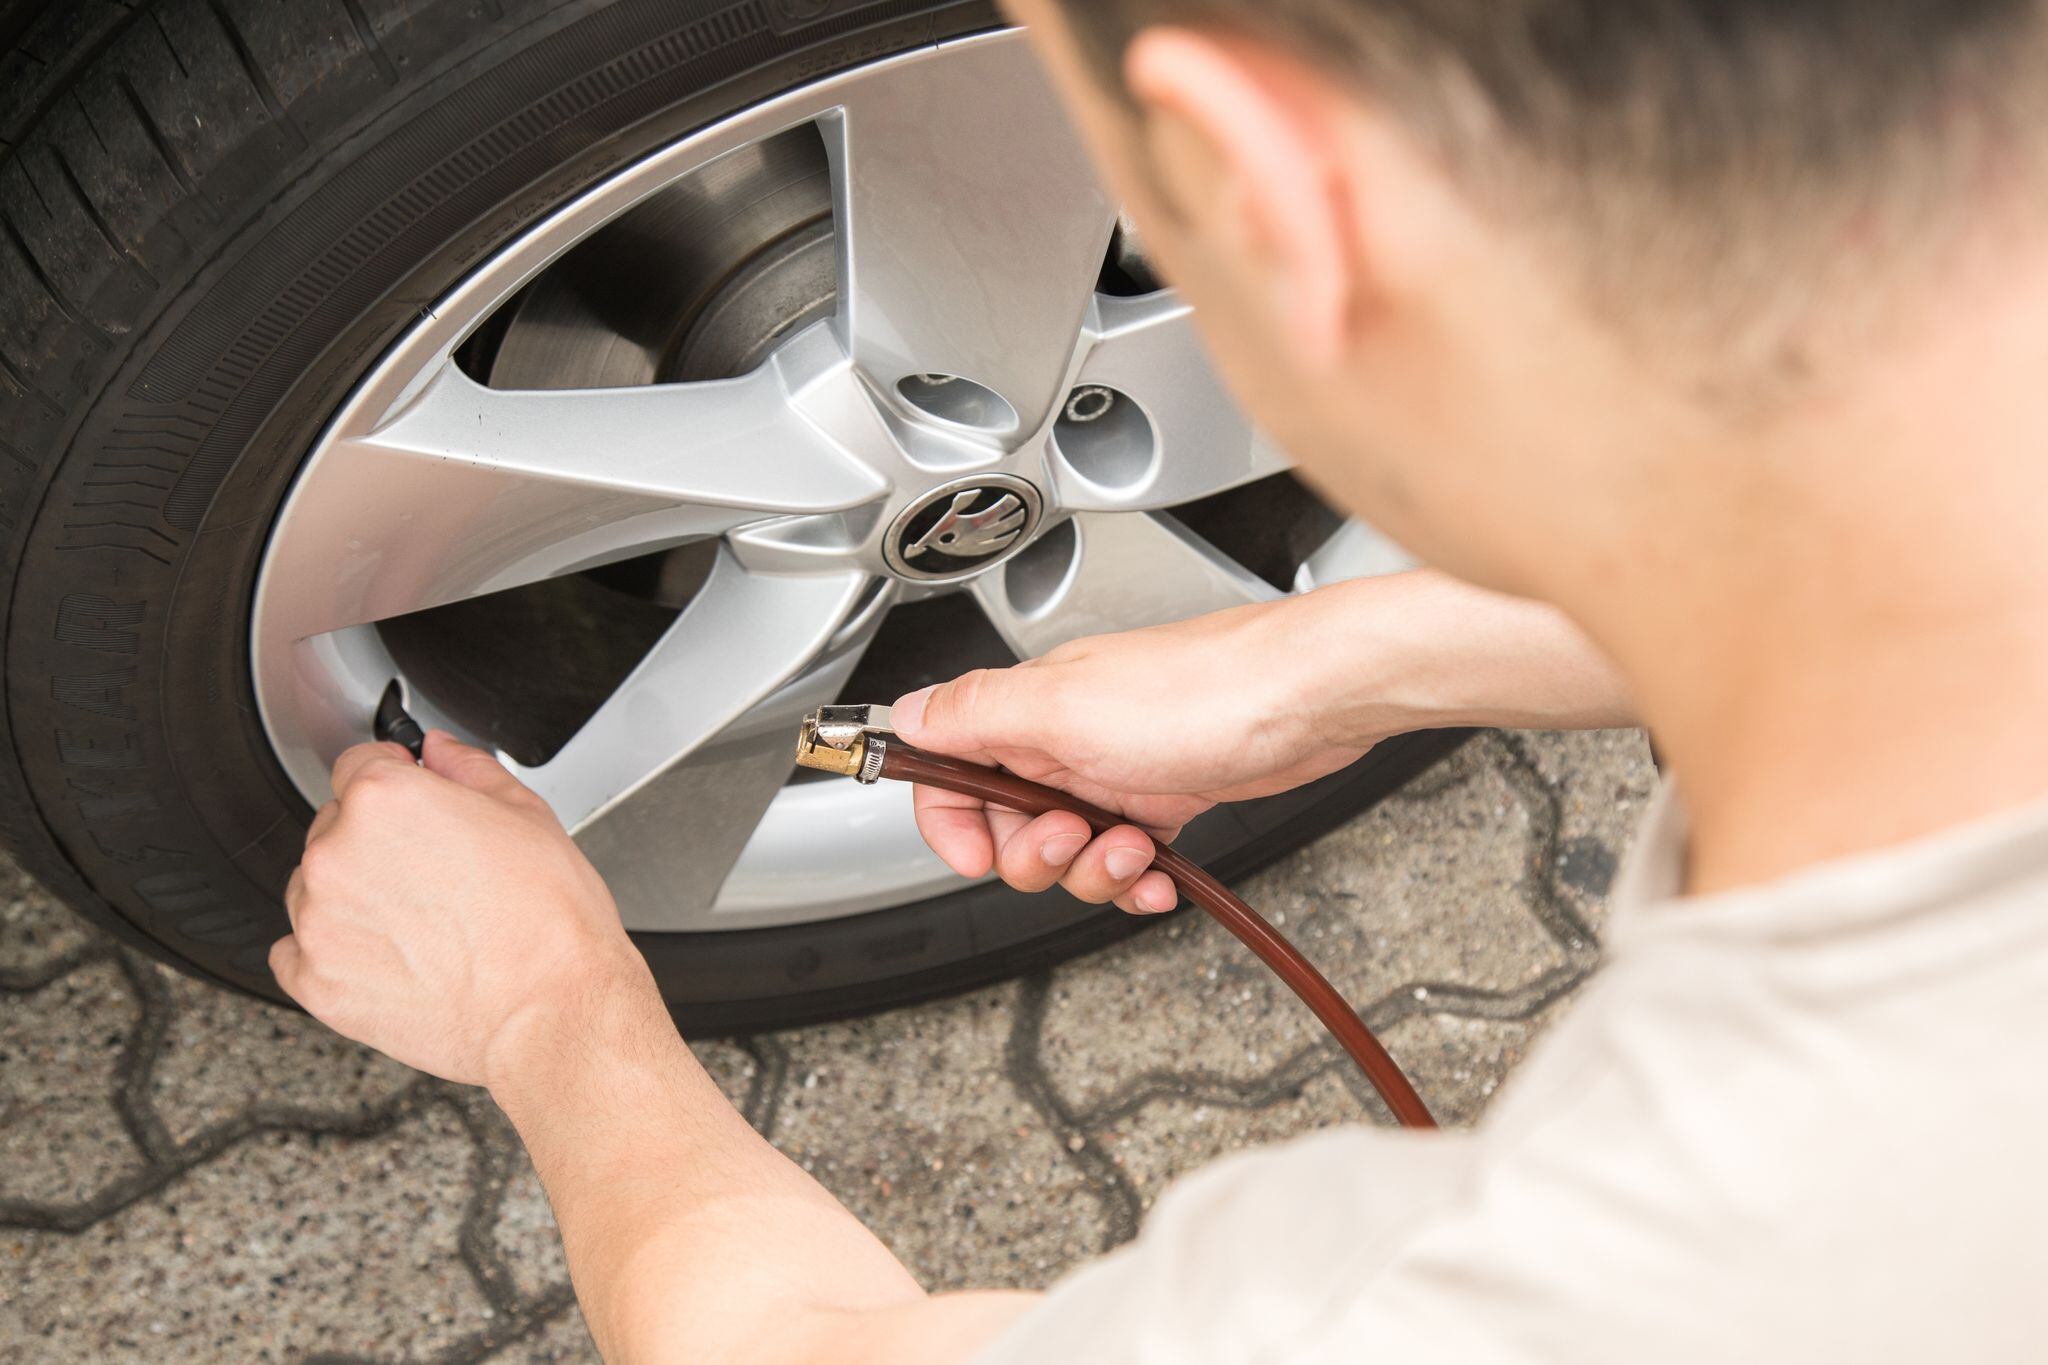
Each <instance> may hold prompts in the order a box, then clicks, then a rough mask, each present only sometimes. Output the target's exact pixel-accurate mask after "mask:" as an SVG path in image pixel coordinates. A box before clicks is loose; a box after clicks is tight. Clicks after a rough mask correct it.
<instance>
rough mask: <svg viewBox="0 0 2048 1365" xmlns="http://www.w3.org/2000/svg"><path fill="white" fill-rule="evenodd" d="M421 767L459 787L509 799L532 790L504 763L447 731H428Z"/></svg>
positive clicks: (422, 751)
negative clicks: (510, 771)
mask: <svg viewBox="0 0 2048 1365" xmlns="http://www.w3.org/2000/svg"><path fill="white" fill-rule="evenodd" d="M420 766H422V767H424V768H425V769H426V770H427V771H428V772H430V773H433V774H435V775H436V776H439V777H445V778H447V779H448V780H449V781H450V782H453V783H456V784H457V785H458V786H464V787H468V788H469V789H470V790H471V791H475V792H482V793H483V794H484V795H485V796H495V797H498V798H499V799H500V800H509V799H511V798H514V797H516V796H520V795H523V794H530V793H531V789H530V788H529V787H527V785H526V784H525V783H524V782H521V781H520V780H519V779H518V778H516V777H514V776H513V775H512V774H511V773H509V772H507V771H506V770H505V765H504V764H502V763H500V762H499V761H498V760H497V759H496V758H495V757H493V756H492V755H490V754H488V753H485V752H484V751H483V750H482V749H479V748H477V747H476V746H475V745H472V744H464V743H463V742H462V741H461V740H459V739H457V738H456V737H455V736H453V735H451V734H449V733H448V732H447V731H446V730H429V731H428V732H427V742H426V747H425V748H424V749H422V750H421V752H420Z"/></svg>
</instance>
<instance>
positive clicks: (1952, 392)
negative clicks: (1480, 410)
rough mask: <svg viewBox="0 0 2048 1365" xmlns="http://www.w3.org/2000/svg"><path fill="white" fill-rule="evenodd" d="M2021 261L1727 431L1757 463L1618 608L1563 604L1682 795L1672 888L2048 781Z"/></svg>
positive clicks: (1767, 871) (1667, 549)
mask: <svg viewBox="0 0 2048 1365" xmlns="http://www.w3.org/2000/svg"><path fill="white" fill-rule="evenodd" d="M2030 273H2031V280H2030V279H2029V273H2028V272H2022V271H2019V270H2014V271H2012V272H2010V273H2009V274H2008V275H2007V276H2006V278H2005V280H2004V285H2003V287H2002V288H2001V289H1999V290H1998V291H1997V292H1996V294H1995V295H1991V296H1986V295H1981V294H1980V295H1978V296H1977V297H1975V298H1972V299H1969V300H1967V301H1963V300H1957V310H1956V312H1957V317H1958V323H1957V325H1955V326H1953V327H1951V328H1949V329H1948V331H1947V332H1946V333H1945V334H1936V335H1935V339H1934V340H1932V341H1930V342H1928V343H1926V344H1924V345H1922V346H1920V347H1919V348H1918V349H1916V350H1915V351H1913V352H1912V353H1911V354H1901V355H1899V356H1897V357H1895V358H1894V359H1893V360H1892V361H1891V362H1889V363H1887V364H1885V365H1882V366H1874V367H1873V372H1872V373H1871V374H1869V375H1867V376H1865V377H1864V379H1863V380H1862V381H1860V383H1859V387H1858V389H1857V390H1856V391H1855V392H1840V393H1837V394H1835V395H1834V396H1833V398H1832V400H1831V401H1828V402H1824V403H1816V404H1815V405H1814V408H1813V411H1812V412H1811V413H1809V414H1808V415H1807V416H1806V417H1804V418H1803V419H1801V420H1800V421H1798V422H1795V423H1791V424H1788V426H1787V427H1786V428H1784V429H1782V430H1778V431H1774V432H1773V433H1771V434H1769V435H1767V436H1763V437H1755V436H1752V437H1751V438H1750V440H1749V441H1748V442H1747V443H1745V445H1744V446H1743V448H1741V449H1739V450H1738V449H1733V448H1731V449H1730V450H1729V451H1728V452H1726V454H1727V455H1728V457H1729V458H1728V460H1727V463H1726V465H1724V466H1723V467H1724V468H1727V469H1748V470H1750V471H1753V472H1758V471H1760V472H1758V473H1757V477H1756V479H1755V480H1754V481H1753V482H1752V483H1751V484H1750V485H1749V486H1747V487H1738V488H1733V489H1730V490H1726V491H1725V493H1716V494H1707V495H1704V496H1706V497H1713V498H1719V499H1720V500H1719V502H1718V503H1717V504H1716V505H1715V506H1710V507H1707V508H1705V509H1704V510H1699V509H1693V510H1694V511H1695V512H1696V515H1693V516H1692V519H1691V520H1690V521H1689V522H1688V521H1687V516H1688V510H1687V509H1684V508H1680V509H1674V510H1673V516H1672V518H1671V529H1670V538H1669V539H1668V540H1665V541H1664V542H1663V543H1661V544H1657V545H1656V546H1655V551H1656V552H1655V553H1653V554H1650V555H1646V556H1645V558H1646V559H1647V560H1649V561H1651V563H1650V565H1649V567H1648V568H1646V571H1645V572H1644V574H1643V575H1642V578H1641V581H1640V582H1638V583H1636V584H1634V585H1632V588H1631V594H1632V596H1633V600H1632V601H1628V602H1624V603H1623V604H1621V606H1620V608H1619V609H1618V610H1616V611H1614V612H1613V613H1612V614H1611V615H1609V616H1608V617H1607V619H1605V620H1600V621H1596V620H1594V619H1593V618H1592V616H1590V615H1588V616H1585V617H1582V619H1584V620H1585V621H1586V622H1587V624H1588V625H1589V627H1590V628H1592V629H1593V631H1594V634H1595V635H1596V637H1598V638H1600V639H1601V640H1602V642H1603V644H1605V645H1606V646H1607V647H1608V648H1609V649H1610V650H1611V651H1612V652H1613V654H1614V657H1615V658H1616V660H1617V661H1618V662H1619V663H1620V665H1621V667H1622V668H1623V670H1624V672H1626V673H1627V674H1628V675H1629V678H1630V681H1631V683H1632V685H1633V686H1634V687H1635V689H1636V695H1637V699H1638V702H1639V704H1640V707H1641V710H1642V713H1643V715H1644V717H1645V719H1646V720H1647V721H1648V722H1649V724H1650V725H1651V727H1652V729H1653V731H1654V732H1655V734H1656V735H1657V738H1658V741H1659V743H1660V745H1661V746H1662V747H1663V750H1664V752H1665V753H1666V755H1667V756H1668V758H1669V761H1670V764H1671V768H1672V771H1673V773H1674V775H1675V776H1676V778H1677V780H1678V782H1679V785H1680V787H1681V789H1682V790H1683V792H1684V793H1685V797H1686V802H1687V806H1688V809H1689V812H1690V814H1691V816H1692V820H1693V828H1694V844H1693V848H1692V850H1691V866H1690V870H1689V874H1688V887H1689V889H1691V890H1693V891H1696V892H1705V891H1713V890H1717V889H1723V888H1728V887H1735V886H1742V885H1749V884H1754V883H1758V882H1763V881H1769V880H1774V879H1776V878H1779V877H1782V876H1785V875H1787V874H1789V873H1791V872H1794V871H1796V870H1797V869H1799V868H1801V867H1804V866H1808V865H1811V864H1814V863H1817V862H1821V861H1825V860H1828V859H1832V858H1838V857H1843V856H1847V855H1851V854H1855V853H1860V852H1866V851H1869V850H1873V849H1879V848H1884V847H1888V846H1891V845H1894V844H1898V843H1901V842H1905V841H1908V840H1912V839H1915V838H1919V837H1923V836H1926V835H1929V834H1933V833H1936V832H1938V831H1941V830H1943V829H1946V828H1949V827H1952V826H1955V825H1959V824H1962V823H1965V822H1968V821H1971V820H1975V819H1979V818H1982V817H1985V816H1988V815H1991V814H1994V813H1996V812H2000V811H2004V810H2009V809H2012V808H2014V807H2018V806H2021V805H2025V804H2028V803H2030V802H2033V801H2036V800H2039V799H2042V798H2043V797H2048V706H2044V705H2043V702H2044V700H2048V537H2044V536H2043V535H2042V533H2041V532H2040V530H2039V521H2040V517H2041V514H2042V509H2043V508H2048V459H2044V457H2043V452H2044V451H2048V407H2044V405H2043V402H2042V398H2043V388H2044V381H2043V379H2042V376H2043V375H2048V323H2044V318H2048V270H2035V271H2032V272H2030ZM2030 284H2031V286H2032V287H2029V285H2030ZM2029 296H2030V297H2029ZM1760 444H1761V447H1762V448H1761V449H1760V448H1759V445H1760ZM1609 586H1610V588H1611V585H1609ZM1594 595H1595V594H1592V593H1590V592H1589V593H1587V594H1586V596H1587V597H1588V598H1589V599H1590V598H1592V597H1593V596H1594Z"/></svg>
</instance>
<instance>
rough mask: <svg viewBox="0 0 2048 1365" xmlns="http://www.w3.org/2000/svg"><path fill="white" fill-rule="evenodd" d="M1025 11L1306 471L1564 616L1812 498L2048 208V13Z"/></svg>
mask: <svg viewBox="0 0 2048 1365" xmlns="http://www.w3.org/2000/svg"><path fill="white" fill-rule="evenodd" d="M1012 8H1013V10H1015V11H1016V12H1017V14H1018V15H1019V17H1021V18H1023V19H1025V20H1026V21H1027V22H1029V23H1031V24H1032V25H1033V26H1034V27H1035V28H1036V29H1038V30H1039V39H1040V44H1041V48H1042V49H1043V50H1044V51H1045V52H1046V54H1047V55H1048V57H1049V58H1050V59H1051V64H1052V66H1053V68H1054V71H1055V74H1056V76H1057V77H1058V78H1059V79H1060V81H1061V83H1062V84H1063V86H1065V87H1066V89H1067V93H1068V94H1069V96H1070V102H1071V103H1073V104H1074V105H1075V107H1076V108H1077V109H1078V111H1079V113H1080V115H1081V121H1082V122H1083V124H1084V125H1085V126H1086V129H1087V131H1088V132H1089V134H1090V136H1091V139H1092V140H1093V141H1094V143H1095V145H1096V146H1097V148H1098V150H1099V151H1100V153H1101V154H1102V156H1103V158H1104V160H1105V161H1106V163H1107V164H1108V165H1109V166H1110V169H1111V172H1112V174H1113V176H1114V178H1115V179H1116V180H1117V182H1118V188H1119V189H1120V190H1121V191H1122V192H1123V194H1124V195H1125V197H1126V200H1127V202H1128V203H1129V205H1130V207H1131V209H1132V212H1133V214H1134V216H1135V217H1136V218H1137V220H1138V222H1139V223H1140V225H1141V226H1142V227H1143V228H1144V229H1145V230H1146V233H1147V242H1148V245H1149V246H1150V247H1151V248H1152V250H1153V252H1154V254H1155V256H1156V257H1157V259H1158V262H1159V264H1160V265H1161V266H1162V267H1163V269H1164V271H1165V272H1166V274H1167V275H1168V276H1169V277H1170V278H1171V279H1173V281H1174V282H1175V283H1177V284H1179V285H1181V286H1182V287H1183V288H1184V289H1185V290H1186V291H1187V292H1188V293H1189V295H1190V297H1191V298H1192V299H1193V301H1194V302H1195V303H1196V304H1197V305H1198V309H1199V312H1200V315H1201V317H1202V319H1203V321H1204V325H1205V329H1206V332H1207V335H1208V337H1209V339H1210V341H1211V344H1212V348H1213V349H1214V350H1215V352H1216V353H1217V356H1218V359H1219V362H1220V363H1221V365H1222V367H1223V369H1224V370H1225V372H1226V374H1227V375H1228V376H1229V378H1230V379H1231V381H1232V382H1233V384H1234V386H1235V387H1236V388H1237V389H1238V390H1239V392H1240V395H1241V396H1242V397H1243V398H1244V399H1245V400H1246V402H1247V403H1248V405H1249V406H1250V407H1251V408H1252V409H1253V410H1254V412H1255V413H1256V415H1257V416H1258V417H1260V418H1261V419H1262V420H1263V421H1264V422H1265V423H1266V424H1267V425H1268V426H1269V427H1270V428H1271V429H1273V430H1274V432H1275V434H1276V435H1277V436H1278V437H1279V438H1280V439H1281V440H1282V442H1283V443H1284V444H1286V445H1288V446H1289V447H1290V448H1291V449H1292V450H1294V451H1295V453H1296V454H1297V456H1298V457H1299V458H1300V459H1301V460H1302V462H1303V465H1304V467H1305V468H1306V470H1307V471H1308V472H1309V473H1310V474H1311V475H1312V476H1313V477H1314V478H1316V479H1317V480H1318V481H1319V482H1321V483H1323V484H1324V485H1325V486H1326V487H1328V488H1329V489H1331V490H1332V491H1333V492H1335V493H1336V494H1337V495H1338V496H1339V497H1340V498H1341V499H1342V500H1344V501H1346V502H1348V503H1350V504H1352V505H1353V506H1354V507H1355V508H1357V509H1358V510H1359V511H1361V512H1362V513H1364V514H1365V515H1367V516H1368V517H1371V518H1373V519H1374V520H1376V521H1378V522H1379V523H1381V524H1382V525H1383V526H1385V527H1386V528H1387V529H1388V530H1390V531H1391V532H1393V533H1394V534H1395V535H1397V536H1399V537H1401V538H1403V539H1404V540H1407V541H1408V542H1409V543H1410V544H1411V545H1412V547H1413V548H1415V549H1416V550H1417V551H1418V552H1420V553H1422V554H1423V555H1424V556H1425V557H1426V558H1428V559H1430V560H1432V561H1434V562H1438V563H1441V564H1443V565H1444V566H1445V567H1448V568H1450V569H1452V570H1453V571H1456V572H1460V573H1462V574H1465V575H1466V576H1468V577H1472V578H1475V579H1477V580H1479V581H1482V582H1487V583H1491V584H1493V585H1495V586H1501V587H1505V588H1509V589H1513V590H1520V591H1526V592H1533V593H1537V594H1540V595H1546V596H1551V597H1553V598H1557V599H1559V600H1564V599H1568V598H1572V597H1574V596H1576V595H1578V593H1577V586H1576V584H1575V583H1574V582H1572V581H1570V580H1572V579H1579V580H1583V579H1584V578H1585V577H1586V576H1587V575H1589V574H1598V573H1603V572H1609V573H1611V572H1613V571H1614V570H1616V569H1617V568H1619V567H1620V566H1621V565H1622V564H1623V563H1625V562H1627V561H1629V560H1631V559H1634V558H1638V557H1640V556H1642V555H1644V554H1654V553H1656V549H1657V547H1656V545H1655V544H1652V543H1650V541H1651V539H1652V537H1651V536H1650V533H1649V532H1648V531H1646V530H1645V526H1644V523H1652V524H1654V523H1656V522H1660V521H1661V522H1663V523H1664V524H1665V526H1666V527H1667V528H1668V534H1665V535H1661V536H1660V537H1658V538H1660V539H1666V540H1669V539H1675V540H1677V541H1679V542H1683V540H1684V538H1685V537H1684V534H1683V532H1684V528H1683V527H1682V526H1676V525H1673V524H1672V523H1671V520H1670V519H1672V518H1674V517H1679V518H1683V517H1690V516H1695V515H1696V516H1697V517H1698V518H1699V519H1700V520H1701V523H1702V525H1701V535H1702V536H1713V535H1717V534H1718V535H1725V534H1726V533H1727V531H1728V524H1727V523H1728V522H1729V519H1730V518H1734V517H1737V516H1738V514H1739V513H1740V512H1741V510H1742V509H1744V508H1748V509H1754V508H1756V507H1758V506H1760V505H1763V504H1765V503H1769V502H1773V501H1774V500H1775V501H1782V499H1781V498H1780V494H1781V492H1783V491H1784V490H1782V489H1781V488H1780V486H1779V485H1780V484H1781V483H1784V482H1785V481H1787V480H1789V481H1790V482H1791V483H1792V484H1797V483H1798V481H1799V480H1800V479H1801V478H1804V477H1806V476H1807V475H1808V474H1811V473H1813V472H1814V471H1810V470H1808V471H1800V470H1787V469H1786V468H1785V467H1784V463H1783V461H1782V459H1780V458H1778V457H1779V456H1780V455H1782V450H1783V447H1784V446H1785V442H1784V441H1780V440H1777V439H1776V436H1777V434H1778V431H1779V428H1781V427H1798V426H1799V424H1800V423H1801V422H1802V420H1803V415H1804V414H1807V413H1808V412H1809V411H1810V410H1811V409H1812V407H1813V405H1814V404H1816V403H1825V402H1828V401H1835V400H1839V399H1840V397H1841V394H1842V392H1843V388H1844V386H1849V387H1854V386H1856V385H1858V384H1861V383H1863V382H1864V379H1865V378H1866V377H1867V372H1868V371H1869V367H1870V366H1872V365H1874V364H1878V363H1881V360H1882V357H1883V356H1884V355H1885V354H1887V350H1888V348H1891V347H1894V346H1895V345H1907V346H1910V345H1913V344H1917V341H1916V338H1917V337H1918V336H1919V335H1920V334H1921V332H1923V331H1924V330H1925V328H1924V326H1923V324H1924V323H1925V322H1926V319H1927V317H1928V315H1929V314H1930V312H1939V311H1940V310H1941V309H1943V308H1946V307H1950V306H1953V305H1954V303H1955V300H1956V298H1957V296H1958V295H1959V293H1962V292H1967V291H1970V290H1973V289H1978V288H1982V287H1984V285H1985V277H1984V275H1983V272H1982V271H1981V270H1980V271H1979V272H1978V273H1977V274H1975V275H1972V274H1970V273H1969V267H1968V264H1967V262H1968V261H1969V259H1970V258H1971V256H1972V247H1973V246H1975V245H1980V244H1981V243H1982V242H1983V241H1984V240H1986V238H1987V236H1997V235H1999V234H2005V233H2019V234H2022V235H2024V234H2025V233H2026V232H2027V231H2028V230H2029V228H2028V223H2027V220H2028V217H2029V214H2027V213H2024V212H2022V213H2014V212H2012V209H2013V208H2014V207H2015V206H2020V207H2023V208H2026V209H2031V208H2032V206H2033V203H2032V195H2033V193H2034V191H2035V189H2036V188H2037V187H2038V183H2039V175H2038V171H2039V167H2038V166H2037V165H2036V164H2035V163H2036V152H2037V147H2036V143H2037V141H2038V138H2037V134H2036V128H2037V126H2038V124H2039V118H2038V115H2037V111H2036V108H2035V105H2036V103H2037V102H2038V101H2039V100H2040V99H2041V98H2043V97H2044V96H2048V60H2044V35H2043V22H2042V16H2041V6H2039V5H2038V4H2037V3H2035V0H1632V2H1631V3H1620V2H1619V0H1013V3H1012ZM1980 254H1981V253H1980ZM1735 433H1741V434H1743V435H1744V436H1745V438H1746V439H1745V441H1744V442H1736V441H1733V440H1732V439H1731V435H1732V434H1735ZM1737 444H1743V445H1745V447H1746V448H1747V449H1748V450H1749V451H1750V454H1749V455H1748V456H1746V457H1743V458H1741V459H1737V458H1731V456H1730V455H1729V450H1730V448H1731V446H1733V445H1737ZM1794 496H1796V494H1795V495H1794ZM1716 519H1718V523H1719V524H1713V523H1715V522H1716ZM1738 524H1739V523H1738ZM1567 560H1571V561H1574V562H1575V567H1572V568H1569V569H1567V568H1563V567H1560V565H1561V564H1562V562H1563V561H1567Z"/></svg>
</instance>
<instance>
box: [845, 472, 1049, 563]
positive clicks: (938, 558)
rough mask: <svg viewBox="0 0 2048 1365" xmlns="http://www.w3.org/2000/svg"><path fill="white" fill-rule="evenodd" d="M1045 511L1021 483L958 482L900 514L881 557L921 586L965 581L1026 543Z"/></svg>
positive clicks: (985, 478)
mask: <svg viewBox="0 0 2048 1365" xmlns="http://www.w3.org/2000/svg"><path fill="white" fill-rule="evenodd" d="M1044 510H1045V500H1044V499H1043V498H1041V497H1040V496H1039V493H1038V490H1037V489H1036V488H1034V487H1032V486H1031V485H1030V484H1028V483H1026V482H1025V481H1024V480H1022V479H1017V478H1012V477H1011V476H1009V475H1007V474H983V475H979V476H976V477H974V478H968V479H958V480H955V481H954V482H952V483H947V484H941V485H939V486H938V487H937V488H934V489H932V490H931V491H930V492H928V493H925V494H924V495H923V496H922V497H920V498H918V499H917V500H916V501H915V502H913V503H911V504H910V505H909V506H908V507H906V508H904V509H903V510H902V511H901V512H899V513H898V514H897V516H896V520H895V521H893V522H891V523H890V525H889V533H888V535H887V537H886V538H884V540H883V542H882V555H883V558H885V559H887V560H888V562H889V567H890V568H891V569H893V570H894V571H895V572H897V573H898V574H901V575H902V576H903V577H905V578H911V579H916V580H917V581H919V582H921V583H942V582H946V581H948V580H951V579H955V578H965V577H967V576H969V575H970V574H975V573H979V572H980V571H981V570H983V569H986V568H988V567H989V566H990V565H991V564H994V563H995V562H996V561H998V560H1000V559H1002V558H1004V557H1005V556H1007V555H1009V554H1010V553H1011V552H1012V551H1014V550H1017V549H1020V548H1021V547H1023V546H1024V545H1025V544H1027V543H1029V541H1030V539H1031V535H1032V532H1034V531H1036V530H1037V529H1038V521H1039V518H1040V516H1041V515H1042V514H1043V513H1044Z"/></svg>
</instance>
